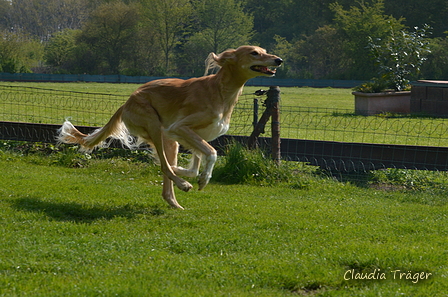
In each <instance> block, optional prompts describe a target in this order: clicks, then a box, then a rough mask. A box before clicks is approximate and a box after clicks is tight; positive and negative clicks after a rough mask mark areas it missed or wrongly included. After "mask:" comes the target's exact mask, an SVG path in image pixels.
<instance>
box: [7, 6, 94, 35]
mask: <svg viewBox="0 0 448 297" xmlns="http://www.w3.org/2000/svg"><path fill="white" fill-rule="evenodd" d="M1 1H6V0H1ZM88 1H89V0H14V1H9V6H10V7H9V8H8V9H7V11H6V15H5V16H4V23H5V26H6V27H7V28H8V29H10V30H12V31H14V32H19V31H20V32H25V33H28V34H31V35H33V36H36V37H38V38H39V39H40V40H42V41H46V40H48V39H49V37H50V36H51V35H52V34H53V33H55V32H58V31H60V30H63V29H79V28H81V26H82V24H83V22H84V21H85V20H86V18H87V17H88V15H89V13H90V10H89V2H88Z"/></svg>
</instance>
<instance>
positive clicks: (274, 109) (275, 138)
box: [268, 87, 281, 165]
mask: <svg viewBox="0 0 448 297" xmlns="http://www.w3.org/2000/svg"><path fill="white" fill-rule="evenodd" d="M268 98H269V101H270V105H271V107H270V108H271V117H272V118H271V132H272V139H271V153H272V159H273V160H274V161H275V163H277V165H279V164H280V159H281V153H280V88H279V87H271V88H270V89H269V91H268Z"/></svg>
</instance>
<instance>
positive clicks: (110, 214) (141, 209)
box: [11, 197, 165, 223]
mask: <svg viewBox="0 0 448 297" xmlns="http://www.w3.org/2000/svg"><path fill="white" fill-rule="evenodd" d="M11 204H12V207H13V208H15V209H17V210H20V211H27V212H36V213H43V214H45V215H46V216H48V217H50V218H52V219H54V220H57V221H67V222H76V223H93V222H94V221H97V220H112V219H114V218H117V217H121V218H127V219H133V218H135V217H136V216H138V215H148V216H161V215H163V214H165V210H164V209H163V208H162V207H160V206H158V205H152V206H143V205H129V204H127V205H123V206H116V207H111V206H106V205H88V204H80V203H76V202H53V201H43V200H41V199H40V198H33V197H24V198H18V199H15V200H13V201H12V202H11Z"/></svg>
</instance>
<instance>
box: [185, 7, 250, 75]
mask: <svg viewBox="0 0 448 297" xmlns="http://www.w3.org/2000/svg"><path fill="white" fill-rule="evenodd" d="M193 7H194V15H195V17H196V26H195V27H194V31H196V33H193V34H191V35H190V36H188V37H186V39H187V41H186V42H185V43H184V44H183V46H182V50H181V52H179V53H178V57H179V58H178V59H177V64H178V69H179V70H178V72H180V73H181V74H183V75H188V76H198V75H202V74H203V73H204V60H205V58H206V57H207V55H208V54H209V53H210V52H214V53H220V52H222V51H224V50H226V49H229V48H236V47H238V46H241V45H244V44H248V43H249V41H250V39H251V37H252V34H253V33H252V32H253V30H252V29H253V17H252V16H251V15H249V14H247V13H245V12H244V11H243V8H242V5H241V3H239V2H235V1H234V0H221V1H216V0H198V1H196V2H194V6H193Z"/></svg>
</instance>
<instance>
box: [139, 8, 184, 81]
mask: <svg viewBox="0 0 448 297" xmlns="http://www.w3.org/2000/svg"><path fill="white" fill-rule="evenodd" d="M143 6H144V14H143V15H144V17H145V22H144V25H146V26H150V27H151V28H152V29H153V30H154V32H155V33H156V35H155V41H156V42H157V43H158V44H159V46H160V47H161V49H162V51H163V53H164V58H165V66H164V68H165V73H169V71H170V59H171V54H172V52H173V50H174V48H175V47H176V46H177V45H179V44H180V41H181V39H182V37H183V36H184V34H185V32H186V31H187V28H188V25H189V22H190V17H191V12H192V6H191V2H190V0H149V1H143Z"/></svg>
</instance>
